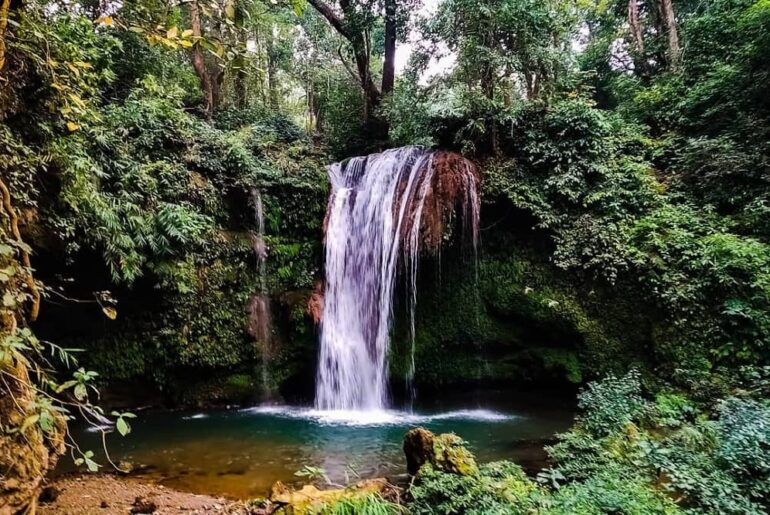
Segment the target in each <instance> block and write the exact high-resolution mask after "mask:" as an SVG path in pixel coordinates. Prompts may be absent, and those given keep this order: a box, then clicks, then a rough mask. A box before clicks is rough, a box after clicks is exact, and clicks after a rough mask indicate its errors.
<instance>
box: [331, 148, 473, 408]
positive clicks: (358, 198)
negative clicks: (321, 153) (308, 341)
mask: <svg viewBox="0 0 770 515" xmlns="http://www.w3.org/2000/svg"><path fill="white" fill-rule="evenodd" d="M329 179H330V182H331V189H332V191H331V195H330V199H329V209H328V213H327V227H326V256H325V257H326V291H325V296H324V308H323V317H322V321H321V345H320V347H321V348H320V354H319V366H318V374H317V378H316V407H317V408H319V409H324V410H354V409H355V410H377V409H382V408H384V407H386V406H387V404H388V347H389V343H390V329H391V322H392V303H393V291H394V284H395V280H396V271H397V267H398V264H399V256H400V255H401V252H403V253H404V264H405V266H406V269H407V271H406V276H407V295H408V309H409V315H408V316H409V321H410V331H411V334H410V337H411V340H412V350H411V356H410V362H411V363H410V366H411V368H412V373H413V370H414V350H413V348H414V347H413V342H414V331H415V329H414V310H415V307H416V302H417V296H416V277H417V265H418V257H419V252H420V248H421V246H426V245H427V246H428V247H433V248H436V247H438V246H439V245H440V244H441V242H442V239H443V237H444V229H445V226H446V224H447V223H449V222H450V221H451V220H450V219H451V217H452V214H453V212H454V208H455V205H456V204H459V205H460V207H461V208H462V215H463V222H464V226H467V227H469V228H470V229H471V230H470V231H469V233H468V234H465V236H467V237H468V238H469V239H471V240H472V242H473V245H474V248H475V245H476V241H477V238H478V208H479V201H478V176H477V173H476V169H475V167H473V165H472V164H470V163H469V162H468V161H467V160H465V159H463V158H462V157H460V156H458V155H457V154H451V153H447V152H433V151H428V150H425V149H423V148H421V147H404V148H399V149H393V150H388V151H385V152H382V153H380V154H372V155H370V156H364V157H355V158H352V159H350V160H349V161H348V162H346V163H344V164H343V163H336V164H334V165H332V166H331V167H330V168H329ZM463 232H466V231H463Z"/></svg>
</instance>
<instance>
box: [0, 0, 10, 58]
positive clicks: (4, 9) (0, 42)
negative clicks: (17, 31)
mask: <svg viewBox="0 0 770 515" xmlns="http://www.w3.org/2000/svg"><path fill="white" fill-rule="evenodd" d="M10 15H11V0H2V4H0V71H2V70H3V68H5V54H6V43H5V34H6V32H7V30H8V17H9V16H10Z"/></svg>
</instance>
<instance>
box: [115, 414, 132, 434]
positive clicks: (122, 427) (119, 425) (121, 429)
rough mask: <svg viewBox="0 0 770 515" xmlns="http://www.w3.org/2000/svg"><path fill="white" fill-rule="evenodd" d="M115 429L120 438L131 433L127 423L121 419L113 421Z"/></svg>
mask: <svg viewBox="0 0 770 515" xmlns="http://www.w3.org/2000/svg"><path fill="white" fill-rule="evenodd" d="M115 428H116V429H117V430H118V433H120V436H126V435H127V434H128V433H130V432H131V426H129V425H128V422H126V421H125V419H124V418H123V417H120V418H119V419H118V420H116V421H115Z"/></svg>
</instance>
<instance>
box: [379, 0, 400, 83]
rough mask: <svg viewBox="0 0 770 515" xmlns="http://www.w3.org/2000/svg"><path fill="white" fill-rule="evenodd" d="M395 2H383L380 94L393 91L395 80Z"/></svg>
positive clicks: (393, 0)
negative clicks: (383, 53)
mask: <svg viewBox="0 0 770 515" xmlns="http://www.w3.org/2000/svg"><path fill="white" fill-rule="evenodd" d="M396 1H397V0H385V60H384V62H383V64H382V88H381V91H382V94H383V95H387V94H388V93H390V92H391V91H393V85H394V83H395V79H396V34H397V32H396Z"/></svg>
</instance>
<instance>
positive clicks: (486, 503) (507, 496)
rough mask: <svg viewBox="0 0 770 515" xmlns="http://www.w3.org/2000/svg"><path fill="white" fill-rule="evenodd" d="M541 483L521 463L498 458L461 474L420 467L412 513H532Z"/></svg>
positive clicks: (411, 503)
mask: <svg viewBox="0 0 770 515" xmlns="http://www.w3.org/2000/svg"><path fill="white" fill-rule="evenodd" d="M537 490H538V487H537V486H536V485H535V484H534V483H533V482H532V481H531V480H530V479H528V478H527V477H526V475H525V474H524V472H523V471H522V470H521V468H520V467H519V466H518V465H515V464H513V463H510V462H495V463H489V464H486V465H483V466H482V467H481V468H480V472H479V474H476V475H458V474H451V473H446V472H440V471H437V470H434V469H433V468H432V467H430V466H429V465H427V466H425V467H423V468H422V469H420V475H419V477H418V480H417V481H416V482H415V483H414V485H413V486H412V487H411V488H410V489H409V494H410V496H411V502H410V504H409V510H410V513H415V514H423V513H424V514H428V513H430V514H435V513H447V514H448V513H466V514H469V515H470V514H482V513H500V514H518V513H522V514H523V513H530V512H531V510H532V508H533V507H534V506H535V503H534V501H533V498H534V496H533V493H535V492H537Z"/></svg>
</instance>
